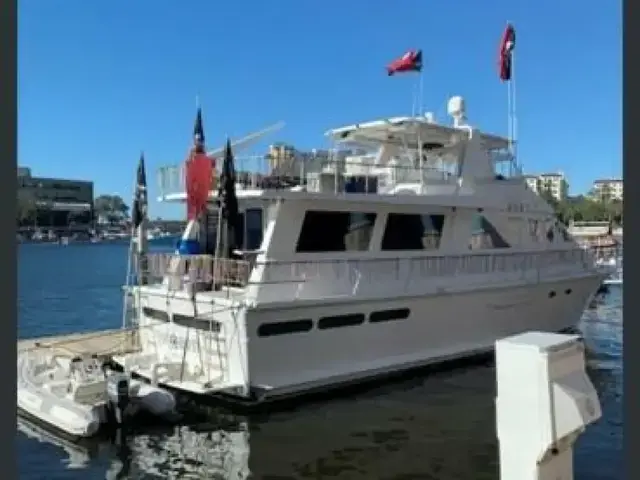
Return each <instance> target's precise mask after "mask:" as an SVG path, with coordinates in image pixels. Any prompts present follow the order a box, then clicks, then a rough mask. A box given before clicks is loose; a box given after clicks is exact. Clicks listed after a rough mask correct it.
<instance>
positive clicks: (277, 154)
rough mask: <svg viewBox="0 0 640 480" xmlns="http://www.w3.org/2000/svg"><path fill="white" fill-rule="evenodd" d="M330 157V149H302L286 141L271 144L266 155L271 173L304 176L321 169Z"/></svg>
mask: <svg viewBox="0 0 640 480" xmlns="http://www.w3.org/2000/svg"><path fill="white" fill-rule="evenodd" d="M329 157H330V152H329V150H317V149H312V150H308V151H301V150H298V149H296V148H295V147H294V146H293V145H289V144H286V143H275V144H273V145H270V146H269V150H268V152H267V154H266V155H265V158H266V159H267V161H268V164H269V171H270V172H271V173H273V174H276V175H292V176H302V175H306V174H307V173H309V172H316V171H318V170H320V168H321V167H322V164H323V163H325V162H326V161H327V160H328V159H329Z"/></svg>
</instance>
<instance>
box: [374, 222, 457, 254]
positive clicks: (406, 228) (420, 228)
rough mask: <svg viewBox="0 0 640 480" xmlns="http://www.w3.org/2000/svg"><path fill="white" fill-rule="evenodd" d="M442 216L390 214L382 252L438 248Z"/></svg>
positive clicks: (383, 238)
mask: <svg viewBox="0 0 640 480" xmlns="http://www.w3.org/2000/svg"><path fill="white" fill-rule="evenodd" d="M443 228H444V215H415V214H407V213H390V214H389V215H388V216H387V225H386V226H385V230H384V235H383V236H382V250H436V249H438V248H439V247H440V239H441V238H442V229H443Z"/></svg>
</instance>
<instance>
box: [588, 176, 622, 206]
mask: <svg viewBox="0 0 640 480" xmlns="http://www.w3.org/2000/svg"><path fill="white" fill-rule="evenodd" d="M623 194H624V191H623V181H622V179H621V178H601V179H598V180H595V181H594V182H593V190H592V192H591V195H592V197H593V198H594V199H595V200H599V201H601V202H604V201H609V200H618V201H620V202H621V201H622V197H623Z"/></svg>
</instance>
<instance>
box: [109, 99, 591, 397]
mask: <svg viewBox="0 0 640 480" xmlns="http://www.w3.org/2000/svg"><path fill="white" fill-rule="evenodd" d="M449 114H450V115H451V116H452V117H453V121H452V124H449V125H444V124H438V123H436V122H435V121H434V120H433V116H432V115H424V116H417V117H396V118H388V119H382V120H375V121H371V122H367V123H359V124H354V125H348V126H345V127H340V128H335V129H332V130H330V131H328V132H327V136H328V137H329V139H330V141H331V142H332V143H333V144H334V148H333V149H332V150H330V152H333V153H332V154H331V155H330V157H329V158H327V159H325V160H323V161H322V162H319V163H316V164H313V165H306V166H305V168H304V170H305V171H304V172H303V173H302V174H301V175H299V176H298V177H296V178H297V181H298V184H297V185H292V182H293V183H294V184H295V183H296V179H295V178H293V177H289V178H288V182H279V181H277V179H273V178H271V179H268V178H261V179H259V180H260V181H258V180H256V178H251V179H246V181H244V182H241V183H238V184H237V186H236V188H237V197H238V199H239V204H240V211H241V213H240V215H241V217H242V225H243V227H244V228H243V229H242V231H241V232H237V233H238V235H237V237H238V238H237V240H238V242H237V244H238V245H239V246H242V248H240V249H239V251H238V252H237V253H238V255H240V256H241V257H242V258H241V259H234V260H230V259H223V258H218V257H217V256H216V255H215V245H217V244H218V243H217V240H216V238H217V224H218V221H217V220H216V218H217V209H218V207H217V202H216V195H217V192H216V189H215V188H212V191H211V193H210V207H209V211H208V214H207V215H203V216H202V218H201V219H200V221H199V222H198V223H196V224H190V225H189V226H188V227H187V230H186V231H185V235H184V237H183V238H184V239H187V240H191V241H196V242H198V243H199V244H200V245H201V247H202V249H203V251H204V252H205V253H206V254H204V255H180V254H178V253H176V254H159V253H156V254H148V258H147V263H148V265H149V271H148V277H147V284H145V285H140V286H135V287H134V288H133V289H132V292H133V293H132V296H133V299H134V304H135V307H134V309H135V312H136V315H135V322H134V323H135V325H136V329H137V331H138V334H139V339H140V345H141V349H140V351H139V352H137V353H132V354H127V355H122V356H120V357H118V358H117V359H118V361H119V362H120V363H121V364H123V365H124V366H125V367H126V368H128V369H130V370H131V371H133V372H135V373H137V374H139V375H141V376H143V377H146V378H148V379H150V380H152V381H153V382H157V383H159V384H161V385H165V386H169V387H173V388H176V389H179V390H183V391H186V392H192V393H196V394H216V395H218V394H222V395H225V396H227V397H228V398H232V399H234V398H235V399H238V400H241V401H247V400H248V401H266V400H275V399H282V398H285V397H290V396H294V395H299V394H302V393H307V392H309V391H312V390H316V389H326V388H329V387H335V386H339V385H343V384H346V383H352V382H357V381H362V380H364V379H369V378H372V377H375V376H378V375H382V374H388V373H392V372H397V371H401V370H405V369H410V368H413V367H418V366H424V365H427V364H432V363H437V362H443V361H447V360H452V359H458V358H461V357H468V356H472V355H474V354H478V353H482V352H488V351H490V350H491V349H492V348H493V345H494V342H495V341H496V339H498V338H501V337H505V336H508V335H513V334H517V333H519V332H524V331H528V330H541V331H562V330H565V329H568V328H571V327H573V326H574V325H575V324H576V323H577V322H578V320H579V319H580V316H581V313H582V312H583V310H584V308H585V306H586V305H587V303H588V301H589V300H590V298H591V296H592V295H593V294H594V292H595V291H596V290H597V288H598V287H599V285H600V284H601V282H602V280H603V274H602V273H599V272H598V271H597V270H596V269H595V267H594V261H593V258H591V256H590V254H589V252H586V251H585V250H583V249H581V248H579V247H578V246H577V245H576V243H575V242H574V241H573V239H572V238H571V236H570V235H569V234H568V233H567V231H566V229H565V227H564V226H562V225H560V224H559V223H558V221H557V220H556V218H555V216H554V214H553V210H552V208H551V207H550V206H549V205H548V204H547V203H545V201H544V200H542V199H541V198H540V197H539V196H537V195H536V194H535V193H534V192H532V191H531V190H529V189H528V188H527V186H526V184H525V180H524V178H523V176H522V175H521V172H520V171H519V168H517V164H516V163H515V160H514V158H513V155H512V154H511V153H510V152H511V149H510V146H511V144H510V142H509V140H508V139H506V138H502V137H500V136H496V135H491V134H488V133H483V132H481V131H480V130H479V129H477V128H476V127H474V126H471V125H470V124H469V123H468V122H467V120H466V115H465V106H464V100H463V99H462V98H461V97H453V98H452V99H450V101H449ZM347 147H349V148H353V147H357V150H356V151H355V152H356V153H355V154H351V155H349V154H346V153H343V152H344V151H345V149H346V148H347ZM352 151H353V150H352ZM218 163H219V162H218ZM300 177H302V179H301V178H300ZM183 178H184V175H183V173H181V167H172V168H164V169H161V171H160V175H159V179H160V191H161V194H160V200H161V201H170V202H185V201H186V193H185V192H184V191H183V188H184V181H183ZM292 178H293V180H292ZM267 180H269V181H267ZM176 187H177V188H176Z"/></svg>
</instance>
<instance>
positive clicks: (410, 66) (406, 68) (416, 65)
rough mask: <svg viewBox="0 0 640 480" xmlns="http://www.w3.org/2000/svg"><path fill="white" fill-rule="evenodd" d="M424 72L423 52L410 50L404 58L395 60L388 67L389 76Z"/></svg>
mask: <svg viewBox="0 0 640 480" xmlns="http://www.w3.org/2000/svg"><path fill="white" fill-rule="evenodd" d="M421 71H422V50H409V51H408V52H407V53H405V54H404V55H403V56H402V57H400V58H397V59H395V60H394V61H393V62H391V63H390V64H389V65H387V75H389V76H392V75H393V74H395V73H404V72H421Z"/></svg>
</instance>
